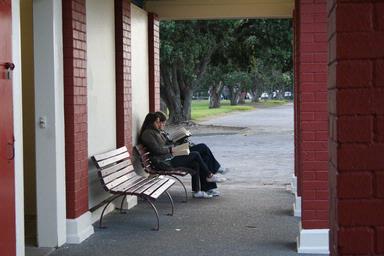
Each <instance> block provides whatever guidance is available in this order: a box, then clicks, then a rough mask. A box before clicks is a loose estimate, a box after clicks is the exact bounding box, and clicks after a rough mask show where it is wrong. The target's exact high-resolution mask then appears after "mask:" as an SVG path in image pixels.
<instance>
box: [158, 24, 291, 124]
mask: <svg viewBox="0 0 384 256" xmlns="http://www.w3.org/2000/svg"><path fill="white" fill-rule="evenodd" d="M160 39H161V41H160V47H161V49H160V61H161V64H160V65H161V67H160V70H161V83H160V85H161V99H162V100H163V102H165V104H166V106H167V108H168V110H169V113H170V121H171V122H179V121H184V120H187V119H190V117H191V108H190V105H191V99H192V94H193V91H194V90H200V91H208V90H210V91H211V92H212V93H211V96H213V97H211V99H212V100H214V101H216V102H214V104H210V105H209V106H210V107H220V93H221V90H222V89H223V87H224V86H226V88H228V89H229V91H230V93H231V95H230V98H231V104H232V105H235V104H238V103H242V102H244V97H245V95H246V93H247V92H249V93H251V94H252V95H254V98H257V97H258V96H259V95H260V94H261V93H262V92H263V91H267V92H269V93H271V92H272V91H276V90H279V91H281V92H283V91H285V90H289V91H292V86H293V79H292V49H291V48H292V46H291V40H292V35H291V22H290V20H287V19H286V20H284V19H280V20H271V19H258V20H251V19H243V20H216V21H213V20H210V21H162V22H161V23H160ZM217 101H219V103H217Z"/></svg>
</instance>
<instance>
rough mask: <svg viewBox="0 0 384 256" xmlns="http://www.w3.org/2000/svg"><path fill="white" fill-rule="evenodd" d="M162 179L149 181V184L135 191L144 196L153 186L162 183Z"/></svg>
mask: <svg viewBox="0 0 384 256" xmlns="http://www.w3.org/2000/svg"><path fill="white" fill-rule="evenodd" d="M160 181H161V179H158V178H154V179H153V180H151V181H149V182H148V183H146V184H144V185H143V186H140V187H139V188H137V189H135V190H134V192H135V193H138V194H142V193H143V192H144V191H145V190H147V189H148V188H150V187H151V186H153V185H155V184H156V183H158V182H160Z"/></svg>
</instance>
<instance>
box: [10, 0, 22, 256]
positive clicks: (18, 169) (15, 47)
mask: <svg viewBox="0 0 384 256" xmlns="http://www.w3.org/2000/svg"><path fill="white" fill-rule="evenodd" d="M20 53H21V49H20V1H19V0H13V1H12V61H13V63H14V64H15V66H16V68H15V70H14V71H13V82H12V86H13V91H12V93H13V127H14V135H15V204H16V205H15V207H16V255H17V256H24V247H25V246H24V244H25V242H24V191H23V188H24V185H23V120H22V94H21V56H20Z"/></svg>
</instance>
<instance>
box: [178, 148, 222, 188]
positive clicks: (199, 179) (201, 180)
mask: <svg viewBox="0 0 384 256" xmlns="http://www.w3.org/2000/svg"><path fill="white" fill-rule="evenodd" d="M171 164H172V166H174V167H187V168H191V169H194V170H196V174H194V175H192V191H195V192H197V191H199V190H202V191H208V190H210V189H213V188H217V185H216V183H215V182H207V177H208V176H209V175H210V173H212V171H211V170H210V169H209V168H208V166H207V164H206V163H205V161H204V159H203V157H202V156H201V154H200V153H199V152H198V151H191V153H190V154H189V155H186V156H175V157H174V158H172V160H171Z"/></svg>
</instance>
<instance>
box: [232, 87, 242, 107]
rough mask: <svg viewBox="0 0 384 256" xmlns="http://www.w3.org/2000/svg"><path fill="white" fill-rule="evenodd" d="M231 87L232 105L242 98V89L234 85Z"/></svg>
mask: <svg viewBox="0 0 384 256" xmlns="http://www.w3.org/2000/svg"><path fill="white" fill-rule="evenodd" d="M230 89H231V105H232V106H234V105H238V104H239V99H240V92H241V91H240V89H239V88H238V87H237V86H234V87H232V88H230Z"/></svg>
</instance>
